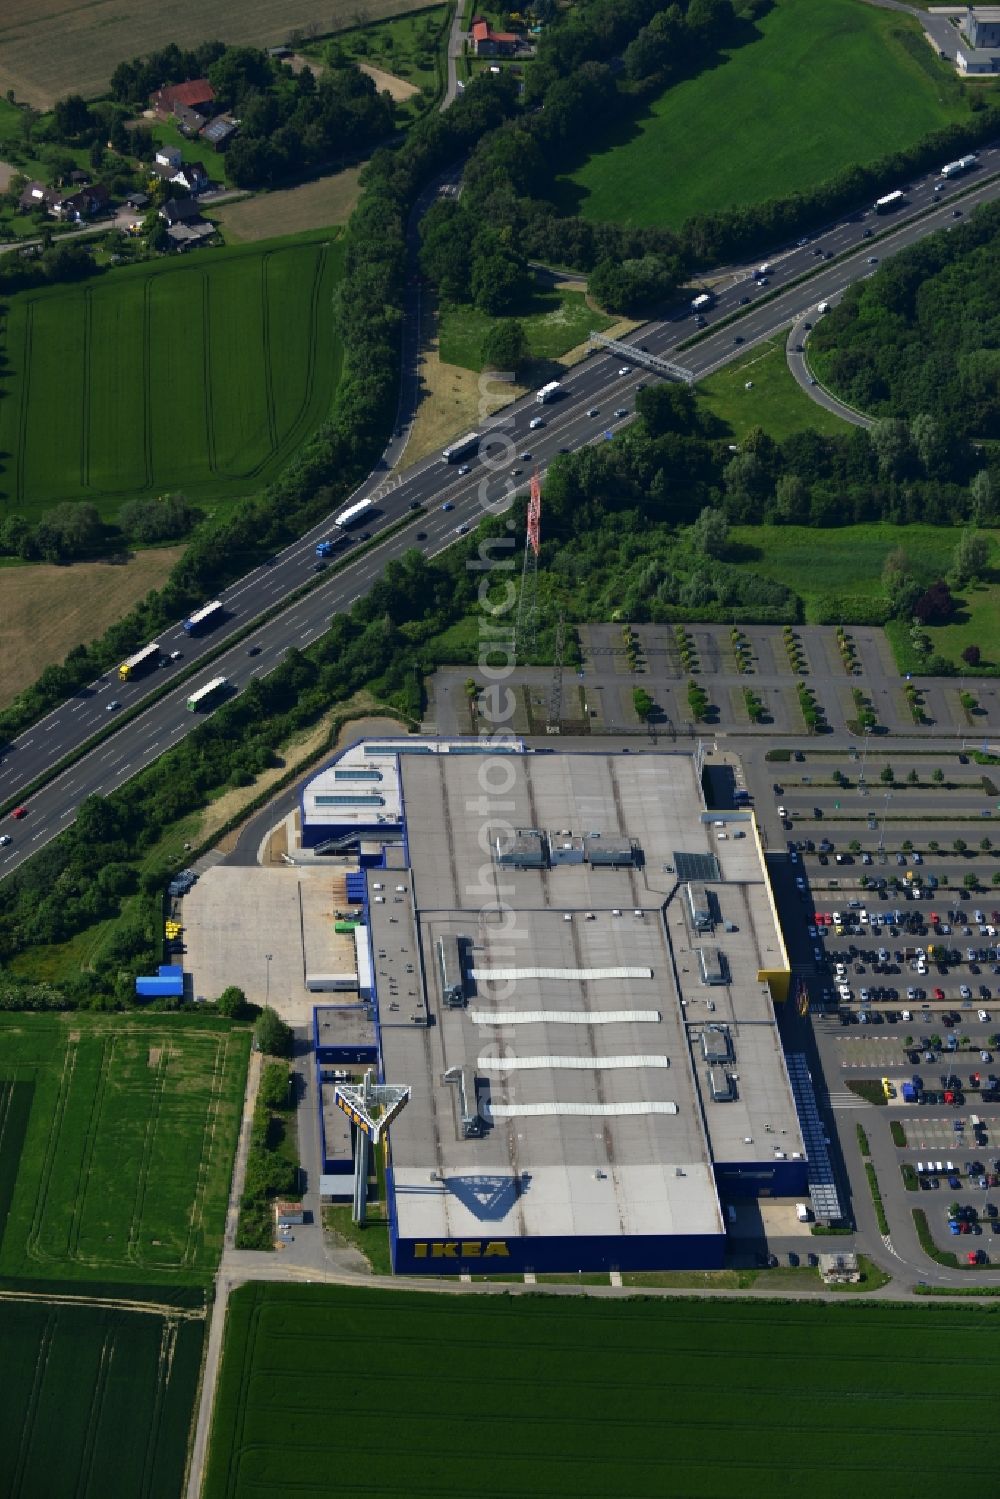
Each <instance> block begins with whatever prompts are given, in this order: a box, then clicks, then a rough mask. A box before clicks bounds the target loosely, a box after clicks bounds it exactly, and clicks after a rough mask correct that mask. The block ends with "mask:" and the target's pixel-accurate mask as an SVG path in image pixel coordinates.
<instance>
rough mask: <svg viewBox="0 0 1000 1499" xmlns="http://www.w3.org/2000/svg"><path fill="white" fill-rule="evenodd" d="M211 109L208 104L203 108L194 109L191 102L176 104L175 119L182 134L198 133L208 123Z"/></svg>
mask: <svg viewBox="0 0 1000 1499" xmlns="http://www.w3.org/2000/svg"><path fill="white" fill-rule="evenodd" d="M210 114H211V110H210V109H208V108H207V107H206V106H202V108H201V109H193V108H192V107H191V105H190V104H175V105H174V119H175V120H176V122H177V129H178V130H179V131H180V132H181V134H182V135H192V136H193V135H197V134H198V133H199V131H200V130H201V129H202V128H203V127H204V126H205V125H206V124H207V123H208V119H209V116H210Z"/></svg>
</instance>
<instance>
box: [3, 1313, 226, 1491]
mask: <svg viewBox="0 0 1000 1499" xmlns="http://www.w3.org/2000/svg"><path fill="white" fill-rule="evenodd" d="M203 1333H204V1322H203V1320H202V1318H201V1317H200V1316H191V1315H185V1314H183V1313H182V1314H179V1315H176V1316H174V1315H170V1314H167V1315H164V1314H163V1313H160V1312H153V1311H150V1312H135V1311H126V1310H123V1309H119V1308H116V1307H108V1306H73V1305H68V1304H67V1303H65V1302H62V1303H58V1302H46V1301H37V1302H30V1303H14V1302H9V1301H0V1347H2V1348H3V1367H4V1380H3V1383H4V1398H3V1401H2V1402H0V1492H2V1493H4V1494H5V1495H8V1496H10V1499H57V1496H65V1499H69V1496H70V1495H73V1496H75V1499H111V1496H116V1495H121V1496H122V1499H125V1496H126V1495H129V1496H135V1499H138V1496H139V1495H142V1496H143V1499H179V1495H180V1492H181V1485H182V1481H183V1477H184V1466H185V1460H186V1456H187V1445H188V1432H189V1429H190V1425H191V1414H192V1409H193V1406H194V1397H195V1391H196V1389H197V1387H198V1369H199V1363H200V1360H201V1345H202V1337H203Z"/></svg>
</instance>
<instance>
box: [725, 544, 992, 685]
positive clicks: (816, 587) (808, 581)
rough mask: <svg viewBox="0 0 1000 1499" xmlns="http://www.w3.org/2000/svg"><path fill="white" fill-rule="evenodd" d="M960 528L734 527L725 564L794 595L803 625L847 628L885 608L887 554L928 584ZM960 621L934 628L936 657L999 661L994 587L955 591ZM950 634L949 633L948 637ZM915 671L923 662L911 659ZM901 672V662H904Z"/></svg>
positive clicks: (945, 562)
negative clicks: (967, 655) (743, 567)
mask: <svg viewBox="0 0 1000 1499" xmlns="http://www.w3.org/2000/svg"><path fill="white" fill-rule="evenodd" d="M959 536H960V532H959V530H958V528H957V527H956V528H954V529H953V528H951V527H948V526H929V525H923V524H916V525H907V526H895V525H892V524H891V523H890V522H889V521H872V522H868V523H866V524H862V525H856V526H838V527H836V528H833V529H824V530H817V529H816V528H815V527H811V526H733V527H732V528H731V530H730V532H729V552H728V554H727V555H728V560H729V561H733V562H745V563H746V564H747V565H748V566H750V567H752V568H753V570H754V572H757V573H761V574H763V576H765V577H768V578H773V579H774V580H775V581H776V582H779V583H784V584H785V585H786V586H787V587H789V588H793V589H794V590H795V591H796V593H798V595H799V597H800V598H801V599H802V601H803V605H804V609H805V618H806V620H807V622H809V623H813V624H829V623H839V622H840V620H841V619H843V621H844V622H845V623H850V622H851V620H852V618H853V617H855V616H860V617H861V622H864V618H865V616H866V614H871V612H872V610H873V609H874V610H877V609H879V608H882V607H883V606H884V592H883V588H882V569H883V567H884V565H885V559H886V557H887V556H888V555H889V554H890V552H893V551H896V550H897V549H902V550H903V551H904V552H905V553H906V555H907V557H908V558H909V560H910V564H911V567H912V570H913V575H914V576H915V577H916V578H917V579H918V580H920V581H922V582H926V583H928V584H930V583H932V582H934V581H935V580H936V579H937V578H939V577H940V576H941V575H942V573H943V572H945V571H947V568H948V561H949V557H950V553H951V552H952V550H953V549H954V547H955V546H956V545H957V544H958V541H959ZM990 540H991V542H992V545H993V566H994V568H998V567H1000V539H998V538H997V537H995V536H992V535H991V537H990ZM958 597H959V599H960V606H959V609H960V615H961V614H964V613H965V611H966V609H968V610H969V612H970V615H971V616H972V619H973V623H972V624H970V625H969V627H968V629H967V630H966V634H967V637H968V638H965V635H963V634H962V633H960V632H961V631H962V630H963V629H964V626H963V625H960V624H958V625H946V626H940V627H938V626H934V627H931V628H929V630H928V634H929V635H930V636H931V639H932V642H933V649H934V651H935V652H940V653H941V654H944V655H950V656H951V657H952V659H954V660H957V657H958V650H959V646H960V643H964V644H970V643H973V638H974V637H975V640H974V643H975V644H978V645H979V646H980V648H981V649H982V651H983V655H984V657H986V656H989V658H990V659H991V660H994V661H998V662H1000V587H998V586H997V585H996V584H995V583H993V584H990V585H988V586H983V587H981V588H980V587H974V588H972V589H970V590H959V593H958ZM900 632H901V633H902V634H903V635H904V636H906V637H908V635H909V627H908V625H900V628H899V630H897V627H896V623H892V624H890V626H889V634H890V639H892V640H893V642H895V639H896V636H897V634H898V633H900ZM948 632H954V633H953V634H952V635H951V637H950V638H949V634H948ZM912 661H913V663H914V664H913V665H911V664H910V663H909V662H908V663H907V665H906V670H920V658H919V657H918V656H916V654H915V653H914V654H913V657H912ZM901 669H902V663H901Z"/></svg>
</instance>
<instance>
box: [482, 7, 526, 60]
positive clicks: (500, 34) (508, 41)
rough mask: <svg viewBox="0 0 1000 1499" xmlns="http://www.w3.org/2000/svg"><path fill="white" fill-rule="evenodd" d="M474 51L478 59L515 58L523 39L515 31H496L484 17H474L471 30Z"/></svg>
mask: <svg viewBox="0 0 1000 1499" xmlns="http://www.w3.org/2000/svg"><path fill="white" fill-rule="evenodd" d="M469 35H470V36H471V38H472V50H473V52H474V53H475V54H476V56H477V57H513V56H514V54H515V52H516V51H517V49H518V47H519V46H520V45H521V38H520V37H519V36H518V35H517V34H516V32H513V31H494V30H493V27H492V26H491V25H490V23H489V21H484V20H483V18H482V16H473V18H472V25H471V27H470V29H469Z"/></svg>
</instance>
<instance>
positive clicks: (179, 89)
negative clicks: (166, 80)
mask: <svg viewBox="0 0 1000 1499" xmlns="http://www.w3.org/2000/svg"><path fill="white" fill-rule="evenodd" d="M214 98H215V89H214V88H213V87H212V85H211V84H210V83H209V81H208V79H207V78H189V79H188V80H187V82H186V83H170V84H165V85H164V86H163V87H162V88H158V89H156V91H155V92H154V93H152V94H150V96H149V103H150V108H151V109H153V110H155V111H156V116H157V119H160V120H169V119H170V118H171V116H172V115H173V114H174V110H175V108H176V107H177V106H178V105H180V106H181V107H183V108H185V109H195V110H198V111H199V113H201V114H203V115H204V117H205V119H207V118H208V116H209V114H210V113H211V109H210V106H211V104H212V101H213V100H214Z"/></svg>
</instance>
